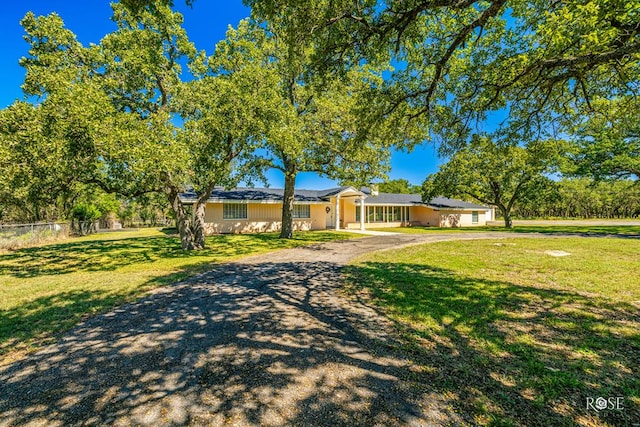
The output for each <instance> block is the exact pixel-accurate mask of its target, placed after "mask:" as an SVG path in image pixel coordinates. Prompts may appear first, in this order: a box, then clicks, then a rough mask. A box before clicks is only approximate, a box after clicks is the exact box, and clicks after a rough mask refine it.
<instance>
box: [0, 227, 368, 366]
mask: <svg viewBox="0 0 640 427" xmlns="http://www.w3.org/2000/svg"><path fill="white" fill-rule="evenodd" d="M354 236H357V235H350V234H347V233H335V232H300V233H296V234H295V235H294V239H292V240H281V239H278V236H277V234H273V233H265V234H253V235H220V236H212V237H208V238H207V249H206V250H203V251H194V252H185V251H182V250H181V249H180V242H179V240H178V238H177V237H176V236H173V235H168V234H166V233H165V232H162V231H160V230H157V229H146V230H141V231H135V232H117V233H105V234H96V235H91V236H87V237H82V238H74V239H68V240H66V241H62V242H59V243H54V244H48V245H42V246H38V247H33V248H28V249H21V250H16V251H11V252H7V251H5V252H0V355H3V354H4V357H5V359H6V360H9V359H10V358H11V354H7V353H14V356H15V355H17V354H18V353H20V352H23V351H25V350H30V349H33V348H36V347H38V346H40V345H42V344H43V343H46V342H49V341H51V339H52V338H53V337H54V335H55V334H57V333H59V332H62V331H64V330H66V329H68V328H70V327H71V326H73V325H75V324H76V323H78V321H80V320H81V319H83V318H85V317H86V316H90V315H93V314H96V313H99V312H102V311H104V310H106V309H108V308H110V307H113V306H115V305H118V304H121V303H123V302H125V301H130V300H133V299H135V298H138V297H140V296H141V295H143V294H144V293H145V292H146V291H148V290H149V289H152V288H154V287H157V286H160V285H162V284H167V283H173V282H176V281H179V280H181V279H183V278H185V277H187V276H189V275H193V274H195V273H197V272H201V271H204V270H207V269H209V268H210V267H211V264H212V263H217V262H223V261H228V260H232V259H234V258H238V257H242V256H245V255H250V254H256V253H260V252H267V251H272V250H275V249H283V248H292V247H297V246H301V245H306V244H310V243H314V242H324V241H331V240H340V239H347V238H351V237H354Z"/></svg>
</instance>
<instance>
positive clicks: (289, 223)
mask: <svg viewBox="0 0 640 427" xmlns="http://www.w3.org/2000/svg"><path fill="white" fill-rule="evenodd" d="M296 172H297V171H296V167H295V166H291V165H287V163H285V172H284V195H283V198H282V230H281V231H280V238H281V239H291V238H292V237H293V198H294V191H295V185H296Z"/></svg>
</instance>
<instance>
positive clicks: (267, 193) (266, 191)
mask: <svg viewBox="0 0 640 427" xmlns="http://www.w3.org/2000/svg"><path fill="white" fill-rule="evenodd" d="M347 188H349V187H336V188H330V189H328V190H299V189H296V190H295V193H294V200H295V201H296V202H324V201H328V200H329V198H330V197H331V196H333V195H335V194H337V193H339V192H341V191H343V190H345V189H347ZM360 191H362V192H363V193H365V194H366V195H367V199H366V200H367V201H366V203H367V204H369V205H376V204H381V205H427V206H430V207H432V208H435V209H487V207H486V206H481V205H477V204H474V203H469V202H465V201H462V200H456V199H449V198H447V197H436V198H433V199H431V200H430V201H429V203H423V201H422V195H420V194H396V193H378V195H377V196H373V195H371V191H370V189H369V188H366V187H363V188H362V189H361V190H360ZM283 196H284V189H282V188H234V189H231V190H225V189H224V188H216V189H214V190H213V191H212V192H211V196H210V198H209V200H212V199H213V200H238V201H243V200H246V201H274V202H278V201H281V200H282V198H283ZM181 198H182V200H183V201H185V202H190V201H195V200H196V194H195V193H194V192H193V191H188V192H186V193H182V194H181Z"/></svg>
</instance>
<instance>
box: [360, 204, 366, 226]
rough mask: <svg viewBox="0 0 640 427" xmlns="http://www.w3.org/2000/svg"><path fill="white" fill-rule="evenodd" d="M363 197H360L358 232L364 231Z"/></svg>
mask: <svg viewBox="0 0 640 427" xmlns="http://www.w3.org/2000/svg"><path fill="white" fill-rule="evenodd" d="M364 215H365V211H364V196H360V230H364Z"/></svg>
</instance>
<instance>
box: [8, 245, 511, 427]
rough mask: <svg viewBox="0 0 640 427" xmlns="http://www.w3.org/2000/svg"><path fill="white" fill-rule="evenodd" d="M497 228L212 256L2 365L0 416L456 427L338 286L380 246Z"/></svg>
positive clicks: (26, 421)
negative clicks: (200, 269) (227, 259)
mask: <svg viewBox="0 0 640 427" xmlns="http://www.w3.org/2000/svg"><path fill="white" fill-rule="evenodd" d="M498 236H499V237H505V236H504V234H498V233H471V234H468V235H467V234H464V233H460V234H455V235H452V234H448V235H392V236H375V237H367V238H361V239H355V240H348V241H343V242H333V243H326V244H321V245H315V246H309V247H305V248H298V249H292V250H284V251H278V252H272V253H268V254H262V255H258V256H253V257H248V258H244V259H242V260H240V261H237V262H234V263H229V264H224V265H215V266H214V270H212V271H210V272H208V273H206V274H203V275H200V276H197V277H194V278H192V279H190V280H188V281H187V282H184V283H180V284H177V285H174V286H169V287H164V288H160V289H158V290H157V291H156V292H155V293H154V294H152V295H150V296H148V297H146V298H144V299H141V300H139V301H137V302H136V303H133V304H128V305H125V306H121V307H119V308H117V309H115V310H113V311H112V312H109V313H106V314H103V315H100V316H96V317H93V318H91V319H89V320H87V321H86V322H84V323H82V324H80V325H78V326H77V327H76V328H74V329H73V330H71V331H70V332H68V333H67V334H65V335H64V336H62V337H61V338H60V340H59V341H58V343H56V344H54V345H50V346H48V347H46V348H44V349H43V350H41V351H39V352H37V353H34V354H32V355H30V356H28V357H27V358H26V359H24V360H21V361H18V362H15V363H13V364H11V365H8V366H4V367H2V368H0V426H9V425H16V426H17V425H43V426H45V425H46V426H56V425H59V426H68V425H96V426H97V425H105V424H109V425H132V424H133V425H154V426H161V425H183V424H190V425H227V424H228V425H274V426H276V425H277V426H281V425H296V426H299V425H314V426H320V425H327V426H334V425H433V424H448V423H454V424H456V423H457V422H458V421H459V420H458V418H457V416H456V414H455V413H454V412H453V410H452V408H451V407H450V406H449V405H448V404H447V402H446V401H445V400H444V398H442V397H440V396H439V395H438V394H437V393H432V392H430V391H429V390H428V389H426V388H425V385H423V384H416V383H414V382H412V380H411V378H412V365H411V362H410V361H409V360H407V359H405V358H404V357H403V356H402V355H400V354H398V353H396V352H395V351H394V350H393V346H391V345H390V344H391V340H392V339H393V338H392V337H391V336H392V335H390V334H387V333H386V331H388V330H389V325H388V324H386V323H385V319H384V317H382V316H380V315H378V314H377V313H376V312H375V311H374V310H372V309H371V308H368V307H365V306H363V305H361V304H359V303H357V302H355V301H353V300H350V299H349V298H347V297H345V296H343V295H341V294H340V293H339V292H337V291H338V288H339V284H340V269H341V267H342V266H343V265H345V264H346V263H347V262H348V261H349V260H350V259H352V258H354V257H356V256H358V255H360V254H363V253H367V252H371V251H374V250H379V249H386V248H391V247H398V246H404V245H410V244H417V243H421V242H427V241H440V240H452V239H464V238H474V239H477V238H490V237H498ZM507 237H509V238H513V237H518V236H513V235H509V236H507ZM413 377H415V376H413Z"/></svg>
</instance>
